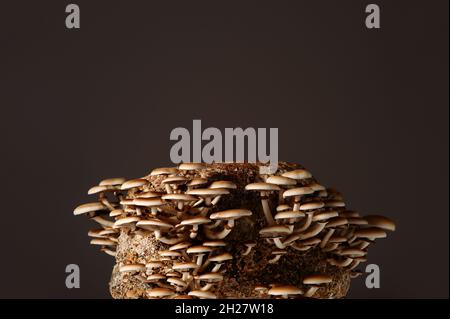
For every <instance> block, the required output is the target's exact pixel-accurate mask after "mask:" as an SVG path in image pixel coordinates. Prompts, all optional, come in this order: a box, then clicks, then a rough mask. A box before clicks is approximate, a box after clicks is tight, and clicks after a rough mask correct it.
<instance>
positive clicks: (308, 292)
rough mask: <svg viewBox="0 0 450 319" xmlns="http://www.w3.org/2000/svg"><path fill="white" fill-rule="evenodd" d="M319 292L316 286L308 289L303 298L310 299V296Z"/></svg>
mask: <svg viewBox="0 0 450 319" xmlns="http://www.w3.org/2000/svg"><path fill="white" fill-rule="evenodd" d="M317 290H319V287H317V286H312V287H310V288H309V289H308V290H307V291H306V293H305V297H308V298H311V297H312V296H314V294H315V293H316V291H317Z"/></svg>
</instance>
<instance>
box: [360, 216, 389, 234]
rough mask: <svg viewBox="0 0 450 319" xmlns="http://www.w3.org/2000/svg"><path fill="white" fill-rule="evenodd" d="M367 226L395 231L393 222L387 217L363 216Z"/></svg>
mask: <svg viewBox="0 0 450 319" xmlns="http://www.w3.org/2000/svg"><path fill="white" fill-rule="evenodd" d="M364 219H365V220H366V221H367V223H368V224H369V226H375V227H378V228H381V229H384V230H390V231H395V222H394V221H393V220H391V219H389V218H387V217H384V216H380V215H368V216H364Z"/></svg>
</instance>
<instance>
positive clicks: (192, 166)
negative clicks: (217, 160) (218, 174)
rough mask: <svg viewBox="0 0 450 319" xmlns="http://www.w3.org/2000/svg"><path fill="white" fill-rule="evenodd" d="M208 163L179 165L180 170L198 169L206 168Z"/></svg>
mask: <svg viewBox="0 0 450 319" xmlns="http://www.w3.org/2000/svg"><path fill="white" fill-rule="evenodd" d="M205 168H206V165H205V164H203V163H181V164H180V165H178V169H179V170H180V171H196V170H202V169H205Z"/></svg>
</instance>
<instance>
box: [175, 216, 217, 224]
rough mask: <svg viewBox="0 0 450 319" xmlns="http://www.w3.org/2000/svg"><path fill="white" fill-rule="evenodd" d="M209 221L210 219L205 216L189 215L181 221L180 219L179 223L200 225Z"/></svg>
mask: <svg viewBox="0 0 450 319" xmlns="http://www.w3.org/2000/svg"><path fill="white" fill-rule="evenodd" d="M209 222H211V220H210V219H209V218H207V217H203V216H197V217H191V218H187V219H185V220H183V221H181V223H180V225H200V224H207V223H209Z"/></svg>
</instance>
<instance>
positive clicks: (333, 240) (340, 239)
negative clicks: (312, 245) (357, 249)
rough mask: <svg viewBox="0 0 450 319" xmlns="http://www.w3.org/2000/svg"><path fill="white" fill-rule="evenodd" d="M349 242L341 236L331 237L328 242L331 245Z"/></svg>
mask: <svg viewBox="0 0 450 319" xmlns="http://www.w3.org/2000/svg"><path fill="white" fill-rule="evenodd" d="M346 241H347V237H345V236H340V235H333V236H331V237H330V239H329V240H328V242H330V243H345V242H346Z"/></svg>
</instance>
